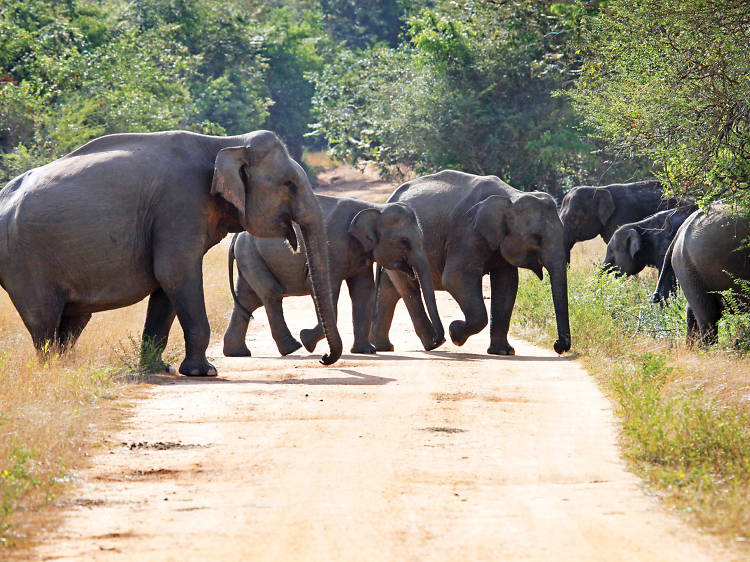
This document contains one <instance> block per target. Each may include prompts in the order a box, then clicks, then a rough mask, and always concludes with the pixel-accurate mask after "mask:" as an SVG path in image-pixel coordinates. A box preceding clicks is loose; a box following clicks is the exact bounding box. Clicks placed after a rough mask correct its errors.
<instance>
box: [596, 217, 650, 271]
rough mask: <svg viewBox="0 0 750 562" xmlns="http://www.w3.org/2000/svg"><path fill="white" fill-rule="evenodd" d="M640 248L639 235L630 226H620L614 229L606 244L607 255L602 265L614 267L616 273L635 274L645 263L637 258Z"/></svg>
mask: <svg viewBox="0 0 750 562" xmlns="http://www.w3.org/2000/svg"><path fill="white" fill-rule="evenodd" d="M640 250H641V235H640V234H638V231H637V230H636V229H635V228H632V227H622V228H618V229H617V230H615V233H614V234H613V235H612V238H610V240H609V243H608V244H607V255H606V257H605V258H604V264H603V267H605V268H614V269H615V270H616V271H617V272H618V273H624V274H625V275H635V274H637V273H639V272H640V271H641V270H642V269H643V268H644V267H645V264H644V263H643V260H641V259H638V252H639V251H640Z"/></svg>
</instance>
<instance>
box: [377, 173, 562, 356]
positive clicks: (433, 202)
mask: <svg viewBox="0 0 750 562" xmlns="http://www.w3.org/2000/svg"><path fill="white" fill-rule="evenodd" d="M396 201H398V202H401V203H405V204H406V205H408V206H409V207H410V208H411V209H413V210H414V213H415V214H416V215H417V218H418V219H419V222H420V224H421V225H422V230H423V231H424V235H425V241H424V244H425V249H426V251H427V257H428V260H429V263H430V270H431V272H432V280H433V283H434V285H435V289H438V290H446V291H448V292H449V293H450V294H451V295H452V296H453V298H455V299H456V301H457V302H458V304H459V306H460V307H461V311H462V312H463V314H464V316H465V320H456V321H454V322H452V323H451V325H450V326H449V333H450V336H451V340H453V343H455V344H456V345H463V343H464V342H465V341H466V340H467V338H468V337H469V336H471V335H472V334H476V333H477V332H479V331H481V330H482V328H484V326H486V325H487V310H486V308H485V304H484V300H483V298H482V277H483V276H484V275H485V274H486V273H489V274H490V282H491V291H492V293H491V299H492V300H491V323H490V347H489V349H488V350H487V352H488V353H492V354H496V355H513V354H514V353H515V351H514V349H513V347H512V346H511V345H510V344H509V343H508V328H509V325H510V317H511V314H512V312H513V305H514V304H515V300H516V293H517V291H518V268H519V267H524V268H527V269H530V270H532V271H533V272H534V273H536V275H537V276H538V277H539V278H540V279H541V278H542V277H543V270H542V268H546V269H547V271H548V272H549V275H550V280H551V285H552V300H553V302H554V309H555V316H556V319H557V334H558V339H557V341H555V344H554V348H555V351H556V352H557V353H563V352H564V351H568V350H569V349H570V326H569V322H568V282H567V267H566V265H567V264H566V252H565V246H564V244H563V227H562V223H561V222H560V218H559V217H558V215H557V208H556V206H555V201H554V200H553V199H552V197H550V196H549V195H548V194H546V193H539V192H532V193H524V192H522V191H519V190H517V189H514V188H513V187H511V186H509V185H508V184H506V183H505V182H503V181H502V180H500V179H499V178H497V177H495V176H475V175H472V174H466V173H463V172H456V171H453V170H445V171H442V172H439V173H437V174H433V175H429V176H424V177H421V178H417V179H415V180H412V181H409V182H407V183H405V184H403V185H401V186H399V187H398V188H397V189H396V190H395V191H394V192H393V194H392V195H391V196H390V198H389V199H388V202H396ZM379 273H380V272H379ZM379 279H380V280H379V284H378V298H377V305H376V318H375V321H374V323H373V329H372V341H373V343H374V345H375V348H376V349H377V350H378V351H387V350H392V349H393V345H392V344H391V342H390V339H389V337H388V332H389V330H390V326H391V321H392V319H393V311H394V309H395V307H396V304H397V302H398V300H399V298H400V295H401V294H404V293H405V292H406V291H408V290H411V291H412V292H413V291H414V287H413V286H412V287H411V288H410V285H413V281H411V280H410V279H409V278H408V277H407V276H405V275H404V274H403V273H400V272H397V271H387V275H382V274H379ZM406 304H407V309H408V310H409V312H410V313H412V310H411V308H410V307H409V303H408V302H407V303H406ZM412 317H413V315H412Z"/></svg>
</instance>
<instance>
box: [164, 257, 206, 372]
mask: <svg viewBox="0 0 750 562" xmlns="http://www.w3.org/2000/svg"><path fill="white" fill-rule="evenodd" d="M178 250H179V248H174V247H171V245H169V246H162V247H159V246H158V245H157V246H156V247H155V248H154V274H155V276H156V279H157V281H158V282H159V285H160V286H161V288H162V289H163V291H164V293H165V295H166V296H167V298H168V299H169V301H170V302H171V303H172V306H174V309H175V311H176V313H177V318H178V320H179V321H180V325H181V326H182V331H183V333H184V334H185V359H184V360H183V362H182V364H181V365H180V373H182V374H183V375H190V376H216V374H217V372H216V367H214V366H213V365H212V364H211V363H209V362H208V359H207V358H206V349H207V348H208V342H209V339H210V337H211V327H210V326H209V324H208V316H207V315H206V302H205V300H204V298H203V268H202V261H203V255H202V254H199V255H197V256H193V257H192V259H191V258H190V257H189V256H186V255H185V252H184V250H182V251H178ZM161 304H162V306H163V301H162V303H161Z"/></svg>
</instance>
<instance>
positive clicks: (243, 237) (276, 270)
mask: <svg viewBox="0 0 750 562" xmlns="http://www.w3.org/2000/svg"><path fill="white" fill-rule="evenodd" d="M317 199H318V202H319V203H320V207H321V209H322V210H323V217H324V220H325V223H326V231H327V232H328V237H329V264H330V275H331V286H332V290H333V302H334V304H335V303H336V302H337V301H338V296H339V291H340V289H341V283H342V281H344V280H345V281H346V283H347V286H348V287H349V295H350V296H351V299H352V320H353V323H354V345H353V346H352V349H351V350H352V352H353V353H375V348H374V347H373V345H372V344H371V343H370V341H369V333H370V326H371V323H372V316H373V309H374V307H375V282H374V280H373V274H372V264H373V261H376V262H378V263H379V264H380V265H382V266H383V267H386V268H388V269H396V270H400V271H404V272H406V273H407V274H408V275H410V276H412V277H413V278H414V279H415V280H416V282H417V283H418V284H419V285H420V286H421V289H422V295H423V296H424V303H425V304H426V306H427V311H428V312H429V319H428V318H427V315H426V314H425V310H424V307H423V306H422V297H421V296H420V295H419V293H417V294H416V295H411V294H407V295H406V298H411V297H414V298H415V299H416V301H418V303H419V304H418V306H420V307H421V313H420V316H419V317H420V319H422V320H423V322H421V323H420V324H418V325H417V326H416V328H417V333H418V335H419V337H420V338H421V339H422V343H423V345H424V347H425V349H428V350H429V349H434V348H436V347H437V346H439V345H440V344H442V343H443V342H444V341H445V339H444V337H443V334H444V332H443V325H442V323H441V322H440V317H439V316H438V312H437V305H436V304H435V292H434V289H433V287H432V277H431V276H430V270H429V265H428V263H427V256H425V252H424V247H423V245H422V244H423V235H422V229H421V228H420V226H419V223H418V221H417V218H416V217H415V216H414V213H413V212H412V210H411V209H409V207H407V206H406V205H403V204H401V203H389V204H386V205H377V204H373V203H367V202H365V201H360V200H358V199H349V198H339V197H327V196H323V195H319V196H317ZM233 256H234V257H236V259H237V267H238V269H239V272H240V275H239V279H238V280H237V291H236V295H237V297H236V304H235V307H234V310H233V312H232V318H231V320H230V322H229V327H228V328H227V331H226V333H225V334H224V355H227V356H248V355H250V350H249V349H248V348H247V346H246V345H245V335H246V333H247V327H248V322H249V320H250V314H252V312H253V311H254V310H255V309H257V308H259V307H260V306H265V308H266V314H267V315H268V321H269V324H270V326H271V333H272V335H273V338H274V340H275V341H276V345H277V347H278V349H279V353H281V354H282V355H287V354H289V353H292V352H294V351H296V350H297V349H299V348H300V343H299V342H298V341H297V340H296V339H294V337H293V336H292V334H291V333H290V331H289V328H288V326H287V324H286V322H285V320H284V315H283V311H282V307H281V302H282V298H283V297H285V296H291V295H307V294H309V293H310V287H309V283H308V279H307V269H306V264H305V256H304V255H302V254H300V253H295V252H294V251H293V250H292V249H291V248H290V247H289V245H287V244H286V243H284V241H283V240H279V239H276V240H273V239H263V238H257V237H255V236H252V235H250V234H247V233H245V232H243V233H240V234H239V235H238V236H237V237H236V239H235V240H234V241H233V245H232V249H230V256H229V259H230V265H229V266H230V283H232V280H231V275H232V257H233ZM322 336H323V334H322V330H321V328H320V326H317V327H315V328H313V329H308V330H302V332H301V333H300V338H301V339H302V342H303V343H304V345H305V348H306V349H307V350H308V351H313V350H314V349H315V345H316V344H317V342H318V341H319V340H320V339H321V337H322Z"/></svg>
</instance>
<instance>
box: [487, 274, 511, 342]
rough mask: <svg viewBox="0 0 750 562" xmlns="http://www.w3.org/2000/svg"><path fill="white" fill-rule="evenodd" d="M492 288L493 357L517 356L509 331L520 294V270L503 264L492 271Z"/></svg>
mask: <svg viewBox="0 0 750 562" xmlns="http://www.w3.org/2000/svg"><path fill="white" fill-rule="evenodd" d="M490 286H491V288H492V293H491V299H492V300H491V301H490V302H491V304H490V347H489V349H487V353H491V354H492V355H515V354H516V350H515V349H513V346H511V345H510V344H509V343H508V329H509V328H510V317H511V315H512V314H513V305H514V304H515V303H516V293H517V292H518V268H516V267H513V266H512V265H508V264H502V265H499V266H497V267H495V268H494V269H493V270H492V271H490Z"/></svg>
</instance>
